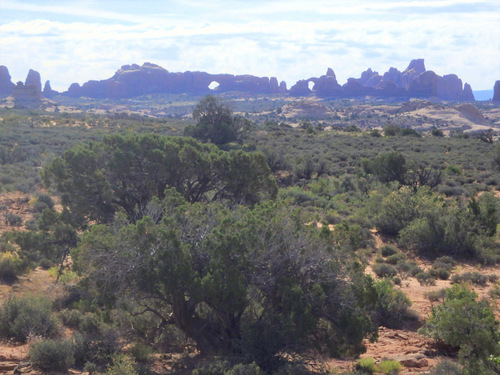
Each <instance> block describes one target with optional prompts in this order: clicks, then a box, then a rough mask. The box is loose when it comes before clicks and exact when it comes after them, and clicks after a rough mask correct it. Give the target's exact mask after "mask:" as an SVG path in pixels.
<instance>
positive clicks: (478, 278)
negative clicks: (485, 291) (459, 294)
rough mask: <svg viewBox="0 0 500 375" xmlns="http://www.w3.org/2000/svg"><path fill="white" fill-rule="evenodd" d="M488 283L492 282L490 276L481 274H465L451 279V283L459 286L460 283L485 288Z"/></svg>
mask: <svg viewBox="0 0 500 375" xmlns="http://www.w3.org/2000/svg"><path fill="white" fill-rule="evenodd" d="M488 281H490V278H489V276H488V275H484V274H482V273H480V272H476V271H474V272H465V273H462V274H460V275H453V277H452V278H451V282H452V283H453V284H458V283H465V282H470V283H472V284H476V285H480V286H485V285H486V284H487V283H488Z"/></svg>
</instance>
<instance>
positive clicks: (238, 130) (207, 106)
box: [184, 95, 251, 146]
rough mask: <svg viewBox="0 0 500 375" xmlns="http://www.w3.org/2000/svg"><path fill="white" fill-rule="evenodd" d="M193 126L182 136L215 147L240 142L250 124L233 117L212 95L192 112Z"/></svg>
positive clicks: (228, 109)
mask: <svg viewBox="0 0 500 375" xmlns="http://www.w3.org/2000/svg"><path fill="white" fill-rule="evenodd" d="M193 119H194V120H195V121H196V122H197V123H196V125H195V126H188V127H187V128H186V129H185V131H184V134H185V135H187V136H191V137H195V138H198V139H200V140H202V141H205V142H207V141H208V142H212V143H214V144H216V145H219V146H221V145H225V144H227V143H229V142H235V141H241V137H242V135H243V133H244V132H245V131H247V130H248V129H249V128H250V126H251V123H250V122H249V121H248V120H247V119H245V118H241V117H234V116H233V112H232V111H231V109H230V108H229V107H228V106H227V105H225V104H224V103H222V101H221V100H220V99H219V98H217V97H215V96H212V95H207V96H205V97H204V98H203V99H201V100H200V102H199V103H198V104H197V105H196V107H195V109H194V111H193Z"/></svg>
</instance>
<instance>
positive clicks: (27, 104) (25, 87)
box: [9, 69, 43, 108]
mask: <svg viewBox="0 0 500 375" xmlns="http://www.w3.org/2000/svg"><path fill="white" fill-rule="evenodd" d="M9 97H12V99H13V101H14V106H15V107H23V108H37V107H39V106H40V105H41V104H42V99H43V95H42V83H41V80H40V73H38V72H36V71H34V70H32V69H30V71H29V73H28V76H27V77H26V81H25V83H24V84H23V83H22V82H18V83H17V85H16V86H15V87H14V88H13V89H12V91H11V93H10V95H9Z"/></svg>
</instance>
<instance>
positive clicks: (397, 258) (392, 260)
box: [385, 253, 406, 265]
mask: <svg viewBox="0 0 500 375" xmlns="http://www.w3.org/2000/svg"><path fill="white" fill-rule="evenodd" d="M405 260H406V255H405V254H403V253H397V254H393V255H390V256H388V257H387V259H386V260H385V261H386V263H389V264H392V265H395V264H397V263H399V262H404V261H405Z"/></svg>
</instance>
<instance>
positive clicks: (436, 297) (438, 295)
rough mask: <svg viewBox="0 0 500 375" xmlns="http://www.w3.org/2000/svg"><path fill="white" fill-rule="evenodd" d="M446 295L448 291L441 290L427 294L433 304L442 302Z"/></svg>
mask: <svg viewBox="0 0 500 375" xmlns="http://www.w3.org/2000/svg"><path fill="white" fill-rule="evenodd" d="M445 295H446V289H439V290H435V291H433V292H429V293H426V294H425V296H426V297H427V299H428V300H429V301H431V302H437V301H441V300H443V299H444V297H445Z"/></svg>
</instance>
